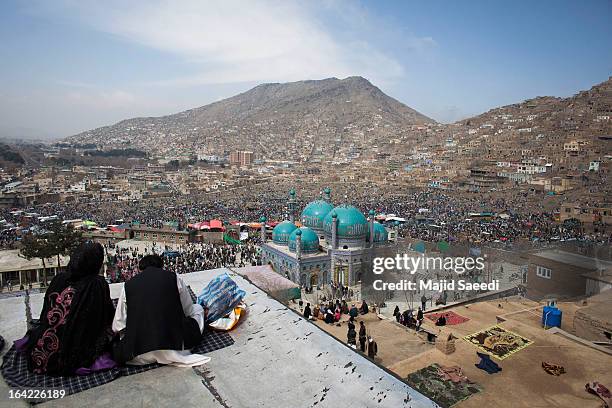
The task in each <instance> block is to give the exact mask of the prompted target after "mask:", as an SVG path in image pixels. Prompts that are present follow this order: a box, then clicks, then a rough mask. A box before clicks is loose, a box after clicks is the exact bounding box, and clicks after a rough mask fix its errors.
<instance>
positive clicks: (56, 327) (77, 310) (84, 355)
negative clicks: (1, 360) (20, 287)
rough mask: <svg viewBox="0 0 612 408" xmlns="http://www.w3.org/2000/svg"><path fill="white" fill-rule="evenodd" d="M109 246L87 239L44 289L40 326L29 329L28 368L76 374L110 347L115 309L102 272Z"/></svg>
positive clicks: (44, 372)
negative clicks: (104, 247) (65, 269)
mask: <svg viewBox="0 0 612 408" xmlns="http://www.w3.org/2000/svg"><path fill="white" fill-rule="evenodd" d="M103 260H104V249H103V248H102V245H100V244H97V243H91V242H88V243H84V244H82V245H81V246H80V247H79V248H78V249H76V250H75V251H74V253H72V255H71V256H70V262H69V263H68V268H67V269H68V270H67V271H66V272H63V273H60V274H58V275H57V276H56V277H55V278H53V280H52V281H51V284H50V285H49V288H48V289H47V292H46V293H45V301H44V304H43V309H42V312H41V313H40V322H39V324H38V325H37V326H36V327H34V328H33V329H31V330H30V331H29V332H28V340H27V343H26V352H27V356H28V368H29V369H30V370H31V371H33V372H36V373H40V374H50V375H73V374H75V372H76V371H77V369H79V368H88V367H90V366H92V364H93V363H94V361H96V358H98V357H99V356H100V355H101V354H102V353H104V352H105V351H107V349H108V345H109V340H110V337H109V334H111V333H112V331H111V330H110V326H111V323H112V321H113V316H114V314H115V308H114V306H113V303H112V301H111V298H110V291H109V287H108V283H107V282H106V280H105V279H104V277H102V276H100V275H99V272H100V269H101V267H102V262H103Z"/></svg>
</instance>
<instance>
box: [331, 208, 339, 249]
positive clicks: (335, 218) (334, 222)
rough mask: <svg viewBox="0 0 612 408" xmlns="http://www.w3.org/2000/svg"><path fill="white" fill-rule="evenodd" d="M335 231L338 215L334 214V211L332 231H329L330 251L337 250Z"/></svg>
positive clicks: (336, 229)
mask: <svg viewBox="0 0 612 408" xmlns="http://www.w3.org/2000/svg"><path fill="white" fill-rule="evenodd" d="M337 231H338V214H336V212H335V211H333V212H332V231H331V248H332V249H337V248H338V242H336V241H337V239H336V235H337Z"/></svg>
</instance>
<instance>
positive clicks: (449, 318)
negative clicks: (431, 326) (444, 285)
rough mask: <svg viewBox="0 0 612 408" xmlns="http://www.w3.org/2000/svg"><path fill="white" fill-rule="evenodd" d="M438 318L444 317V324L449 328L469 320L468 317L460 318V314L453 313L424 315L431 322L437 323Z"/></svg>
mask: <svg viewBox="0 0 612 408" xmlns="http://www.w3.org/2000/svg"><path fill="white" fill-rule="evenodd" d="M440 316H444V317H446V324H447V325H450V326H453V325H455V324H461V323H465V322H467V321H469V320H470V319H469V318H468V317H465V316H461V315H460V314H458V313H455V312H453V311H448V312H440V313H430V314H426V315H425V317H427V318H428V319H429V320H431V321H432V322H435V321H437V320H438V318H439V317H440Z"/></svg>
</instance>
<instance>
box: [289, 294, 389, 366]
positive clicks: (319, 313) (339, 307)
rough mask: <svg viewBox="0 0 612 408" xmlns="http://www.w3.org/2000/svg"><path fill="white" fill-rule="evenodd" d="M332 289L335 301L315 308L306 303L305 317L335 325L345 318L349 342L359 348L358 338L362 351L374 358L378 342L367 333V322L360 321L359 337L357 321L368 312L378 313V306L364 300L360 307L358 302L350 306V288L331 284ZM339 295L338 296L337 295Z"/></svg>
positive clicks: (354, 347)
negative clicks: (357, 304) (370, 304)
mask: <svg viewBox="0 0 612 408" xmlns="http://www.w3.org/2000/svg"><path fill="white" fill-rule="evenodd" d="M331 287H332V291H333V293H334V298H335V299H336V300H335V302H334V301H333V300H330V301H329V302H325V300H323V302H322V303H321V304H317V305H315V306H314V308H311V306H310V303H306V306H305V307H304V309H303V311H302V313H303V315H304V318H306V319H308V320H315V321H316V320H321V321H323V322H325V323H326V324H329V325H333V324H338V325H340V322H341V321H342V320H343V317H344V318H345V319H344V320H346V322H347V329H348V331H347V335H346V337H347V344H348V345H349V346H350V347H352V348H353V349H357V339H359V350H361V352H362V353H366V352H367V354H368V357H370V358H371V359H374V358H375V357H376V355H377V353H378V344H377V343H376V341H375V340H374V339H373V338H372V336H369V335H367V330H366V326H365V322H364V321H363V320H361V321H359V337H357V331H356V327H355V322H356V321H357V319H358V317H359V316H363V315H366V314H368V313H376V306H368V304H367V302H366V301H365V300H364V301H362V302H361V305H360V306H359V307H357V306H356V304H354V303H353V304H352V305H351V306H350V307H349V305H348V302H347V300H349V299H350V297H349V296H350V289H349V288H348V287H346V286H342V284H336V283H332V284H331ZM336 296H338V297H336ZM299 305H300V308H301V307H302V306H303V302H302V301H301V300H300V302H299Z"/></svg>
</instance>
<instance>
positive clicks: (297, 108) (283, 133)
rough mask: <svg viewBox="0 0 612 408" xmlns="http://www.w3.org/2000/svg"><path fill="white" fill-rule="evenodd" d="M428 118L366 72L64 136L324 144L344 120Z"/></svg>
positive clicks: (117, 143) (146, 146)
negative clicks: (308, 140)
mask: <svg viewBox="0 0 612 408" xmlns="http://www.w3.org/2000/svg"><path fill="white" fill-rule="evenodd" d="M425 123H435V121H434V120H433V119H431V118H429V117H427V116H425V115H423V114H421V113H419V112H417V111H416V110H414V109H412V108H410V107H408V106H406V105H404V104H402V103H401V102H399V101H397V100H395V99H393V98H391V97H389V96H387V95H386V94H384V93H383V92H382V91H381V90H380V89H379V88H377V87H375V86H374V85H372V84H371V83H370V82H369V81H368V80H366V79H365V78H362V77H349V78H345V79H337V78H328V79H323V80H308V81H299V82H290V83H282V84H281V83H268V84H262V85H258V86H256V87H254V88H252V89H250V90H249V91H246V92H244V93H241V94H238V95H236V96H233V97H230V98H227V99H224V100H221V101H218V102H214V103H211V104H209V105H206V106H202V107H199V108H194V109H190V110H187V111H184V112H180V113H176V114H173V115H167V116H161V117H151V118H134V119H127V120H123V121H121V122H119V123H116V124H114V125H111V126H105V127H101V128H98V129H93V130H90V131H86V132H82V133H79V134H77V135H74V136H71V137H68V138H67V139H66V141H68V142H73V143H95V144H98V145H102V146H105V147H125V146H130V147H134V148H140V149H143V150H147V151H159V150H167V149H172V148H180V147H183V148H187V149H193V148H198V147H200V148H201V147H203V146H207V147H208V149H209V150H211V151H216V152H219V151H221V150H222V149H225V150H228V149H229V150H231V149H232V148H233V147H232V146H242V147H244V148H250V149H252V150H256V151H257V150H259V151H265V150H266V148H264V147H262V146H261V144H262V143H264V144H267V145H269V144H276V145H278V146H282V145H284V144H285V140H284V139H287V138H288V139H290V140H291V141H292V142H293V143H294V144H300V142H301V141H302V139H303V138H309V137H310V138H314V139H315V143H316V142H320V143H324V142H325V138H326V137H329V138H334V137H336V136H335V135H337V134H341V133H347V131H346V129H345V128H346V127H349V128H350V129H353V130H351V131H349V132H348V133H350V134H353V133H355V134H358V133H359V132H369V133H371V135H372V137H373V138H374V139H375V140H376V139H378V138H382V139H383V140H384V139H385V138H387V137H389V136H391V133H392V132H391V131H392V130H393V131H396V130H399V129H401V128H405V127H408V126H412V125H418V124H425ZM374 124H377V125H374ZM373 127H375V128H378V129H372V128H373ZM383 129H386V131H385V130H383ZM221 136H223V137H221ZM344 136H347V135H344ZM357 136H358V135H357ZM319 139H321V140H319ZM347 139H348V140H350V139H352V138H351V137H347ZM306 145H308V146H310V145H309V144H308V143H306ZM267 147H268V148H269V147H271V146H267Z"/></svg>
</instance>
